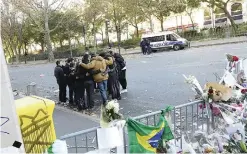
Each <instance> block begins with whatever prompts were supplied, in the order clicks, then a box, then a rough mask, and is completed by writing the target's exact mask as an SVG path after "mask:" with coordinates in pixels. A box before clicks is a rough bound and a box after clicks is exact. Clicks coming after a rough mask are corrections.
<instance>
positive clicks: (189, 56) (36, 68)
mask: <svg viewBox="0 0 247 154" xmlns="http://www.w3.org/2000/svg"><path fill="white" fill-rule="evenodd" d="M246 51H247V43H239V44H229V45H220V46H210V47H201V48H191V49H186V50H182V51H176V52H162V53H156V54H153V55H151V56H142V55H134V56H133V58H130V59H127V79H128V93H126V94H123V96H122V98H123V99H122V100H121V101H120V108H122V109H121V112H122V113H123V114H124V115H125V117H127V116H137V115H141V114H145V113H148V112H151V111H157V110H160V109H163V108H165V107H166V106H167V105H174V106H175V105H178V104H183V103H187V102H188V101H191V100H192V99H193V98H194V93H193V92H192V91H191V89H190V87H189V86H188V85H187V84H186V83H185V82H184V78H183V76H182V74H185V75H194V76H196V77H197V79H198V80H199V82H200V83H201V85H202V86H203V85H204V84H205V83H206V82H207V81H216V77H215V75H214V73H217V74H219V75H220V76H221V75H222V74H223V71H224V67H225V64H226V57H225V53H230V54H234V55H237V56H242V57H247V52H246ZM54 67H55V64H42V65H33V66H19V67H10V68H9V73H10V77H11V82H12V86H13V89H17V90H19V91H26V85H27V84H28V83H30V82H35V83H37V85H38V89H39V95H40V96H42V97H46V98H50V99H56V98H57V96H56V93H54V91H55V90H57V89H58V86H57V84H56V81H55V78H54V76H53V69H54ZM81 118H82V117H81V116H80V115H78V114H71V113H69V112H64V111H60V110H55V114H54V119H55V124H56V130H57V132H59V133H58V134H59V135H61V134H66V133H68V132H74V131H78V130H81V129H85V128H90V127H92V126H96V125H98V124H97V123H95V122H92V123H91V120H89V121H87V119H86V122H84V121H83V120H82V121H81V120H80V119H81ZM83 119H85V118H84V117H83Z"/></svg>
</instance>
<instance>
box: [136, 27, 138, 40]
mask: <svg viewBox="0 0 247 154" xmlns="http://www.w3.org/2000/svg"><path fill="white" fill-rule="evenodd" d="M136 37H137V38H138V37H139V28H138V26H137V25H136Z"/></svg>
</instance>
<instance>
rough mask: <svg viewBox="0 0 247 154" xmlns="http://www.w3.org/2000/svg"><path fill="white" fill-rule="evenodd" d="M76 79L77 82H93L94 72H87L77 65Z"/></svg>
mask: <svg viewBox="0 0 247 154" xmlns="http://www.w3.org/2000/svg"><path fill="white" fill-rule="evenodd" d="M75 77H76V80H83V81H90V80H92V81H93V71H92V70H91V69H90V70H87V69H85V68H83V67H82V66H80V65H79V64H77V65H76V69H75Z"/></svg>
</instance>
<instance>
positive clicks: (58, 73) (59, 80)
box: [54, 66, 65, 84]
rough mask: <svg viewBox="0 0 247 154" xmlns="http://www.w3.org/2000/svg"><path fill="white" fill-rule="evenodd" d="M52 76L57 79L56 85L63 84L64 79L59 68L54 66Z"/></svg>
mask: <svg viewBox="0 0 247 154" xmlns="http://www.w3.org/2000/svg"><path fill="white" fill-rule="evenodd" d="M54 76H55V77H56V79H57V83H58V84H59V83H63V82H64V80H65V78H64V72H63V69H62V67H61V66H56V67H55V69H54Z"/></svg>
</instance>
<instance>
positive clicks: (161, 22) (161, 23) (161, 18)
mask: <svg viewBox="0 0 247 154" xmlns="http://www.w3.org/2000/svg"><path fill="white" fill-rule="evenodd" d="M163 23H164V18H163V17H160V28H161V31H164V25H163Z"/></svg>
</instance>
